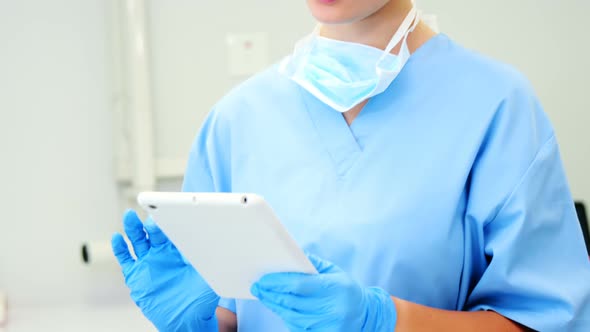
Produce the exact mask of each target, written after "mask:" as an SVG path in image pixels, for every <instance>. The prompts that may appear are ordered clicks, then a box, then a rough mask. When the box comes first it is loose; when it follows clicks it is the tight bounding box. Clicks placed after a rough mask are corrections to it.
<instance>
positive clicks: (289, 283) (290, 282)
mask: <svg viewBox="0 0 590 332" xmlns="http://www.w3.org/2000/svg"><path fill="white" fill-rule="evenodd" d="M254 286H256V287H258V288H260V289H263V290H267V291H270V292H274V293H290V294H296V295H299V296H308V295H310V294H313V293H315V292H318V291H320V290H321V289H322V280H321V277H320V275H319V274H304V273H291V272H283V273H270V274H266V275H264V276H262V278H260V280H258V281H257V282H255V283H254Z"/></svg>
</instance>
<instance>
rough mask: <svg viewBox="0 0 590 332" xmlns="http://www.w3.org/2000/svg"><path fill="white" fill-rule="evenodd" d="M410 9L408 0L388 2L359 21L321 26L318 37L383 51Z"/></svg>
mask: <svg viewBox="0 0 590 332" xmlns="http://www.w3.org/2000/svg"><path fill="white" fill-rule="evenodd" d="M411 8H412V3H411V2H410V1H409V0H405V1H389V2H388V3H387V4H386V5H385V6H383V7H382V8H381V9H379V10H378V11H377V12H375V13H373V14H372V15H370V16H368V17H366V18H363V19H361V20H358V21H355V22H351V23H342V24H326V25H322V27H321V31H320V35H321V36H323V37H326V38H331V39H336V40H342V41H347V42H354V43H359V44H365V45H369V46H373V47H377V48H380V49H384V48H385V47H386V46H387V44H388V43H389V40H390V39H391V37H392V36H393V34H394V33H395V31H396V30H397V28H398V27H399V26H400V25H401V23H402V21H403V20H404V19H405V18H406V16H407V15H408V12H409V11H410V9H411Z"/></svg>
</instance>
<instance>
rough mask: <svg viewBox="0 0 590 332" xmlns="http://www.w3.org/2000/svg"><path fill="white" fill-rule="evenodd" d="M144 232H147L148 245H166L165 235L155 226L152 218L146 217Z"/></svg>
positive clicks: (166, 238)
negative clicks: (148, 237)
mask: <svg viewBox="0 0 590 332" xmlns="http://www.w3.org/2000/svg"><path fill="white" fill-rule="evenodd" d="M144 227H145V230H146V231H147V233H148V235H149V236H150V244H151V245H152V246H156V247H157V246H161V245H163V244H166V243H167V242H168V241H169V240H168V237H167V236H166V234H164V232H162V230H161V229H160V227H158V225H156V223H155V222H154V220H153V219H152V217H148V218H147V220H146V221H145V224H144Z"/></svg>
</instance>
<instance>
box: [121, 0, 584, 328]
mask: <svg viewBox="0 0 590 332" xmlns="http://www.w3.org/2000/svg"><path fill="white" fill-rule="evenodd" d="M308 5H309V8H310V10H311V13H312V14H313V15H314V16H315V18H316V19H317V20H318V21H319V22H320V28H319V29H317V30H316V31H314V33H312V34H311V35H310V36H309V37H308V38H306V39H304V40H302V41H301V42H300V43H298V44H297V46H296V49H295V51H294V53H293V54H292V55H291V56H290V57H288V58H286V59H285V60H284V61H282V62H281V63H280V64H279V65H277V66H273V67H271V68H269V69H268V70H267V71H265V72H263V73H261V74H259V75H256V76H255V77H253V78H252V79H250V80H248V81H247V82H245V83H243V84H241V85H240V86H238V87H237V88H236V89H234V90H233V91H232V92H230V93H229V94H228V95H227V96H226V97H225V98H223V99H222V100H221V101H220V102H219V103H218V104H217V105H216V106H215V109H214V110H213V111H212V112H211V113H210V114H209V116H208V118H207V120H206V121H205V124H204V126H203V128H202V130H201V132H200V134H199V135H198V136H197V139H196V141H195V144H194V147H193V150H192V152H191V156H190V160H189V164H188V168H187V172H186V175H185V180H184V185H183V190H185V191H195V192H202V191H220V192H230V191H232V192H255V193H259V194H261V195H262V196H264V197H265V198H266V199H267V200H268V201H269V202H270V204H271V205H272V206H273V208H274V210H275V211H276V212H277V214H278V216H279V217H280V219H281V220H282V221H283V222H284V224H285V225H286V227H287V228H288V229H289V231H290V233H291V234H292V235H293V236H294V237H295V239H296V240H297V241H298V242H299V244H300V245H301V246H302V247H303V248H304V249H305V250H306V251H307V252H309V253H310V259H311V260H312V262H313V263H314V264H315V265H316V268H317V269H318V271H319V272H320V274H319V275H315V276H311V275H303V274H294V273H279V274H271V275H267V276H264V277H263V278H261V279H260V280H259V281H258V282H257V283H255V284H254V285H253V287H252V293H253V294H254V295H255V296H256V297H257V298H258V299H259V301H235V300H232V299H222V300H220V299H219V297H218V296H217V295H216V294H215V293H214V292H213V291H212V290H211V289H210V288H209V287H208V286H207V284H206V283H205V282H204V281H203V279H202V278H201V277H200V276H199V275H198V273H197V272H196V271H195V270H194V269H193V268H192V267H191V266H190V265H189V264H188V263H186V262H185V261H184V260H183V259H182V257H181V256H180V255H179V254H178V252H177V251H176V249H175V248H174V246H173V245H172V244H171V243H170V241H169V240H168V239H167V238H166V237H165V236H164V235H163V234H162V233H161V231H160V230H159V229H158V228H157V227H156V226H155V225H154V224H153V222H150V221H148V222H146V224H145V225H142V223H141V221H140V220H139V219H138V218H137V216H136V215H135V213H134V212H128V213H127V214H126V215H125V218H124V225H125V231H126V233H127V235H128V237H129V238H130V240H131V242H132V243H133V246H134V250H135V252H136V255H137V257H138V258H137V260H134V259H133V258H132V257H131V256H130V254H129V250H128V248H127V246H126V244H125V242H124V241H123V238H122V237H121V235H115V236H114V237H113V250H114V252H115V255H116V256H117V258H118V259H119V262H120V264H121V266H122V267H123V273H124V275H125V279H126V282H127V285H128V286H129V287H130V289H131V296H132V298H133V299H134V300H135V302H136V303H137V304H138V306H139V307H140V308H141V309H142V311H143V313H144V314H145V316H146V317H147V318H149V319H150V320H151V321H152V322H153V323H154V324H155V325H156V327H158V329H160V330H162V331H180V330H182V331H185V330H186V331H189V330H193V331H217V329H219V330H221V331H232V330H234V331H235V330H236V328H239V330H240V331H273V332H274V331H285V330H292V331H300V330H306V331H307V330H311V331H397V332H403V331H474V330H477V331H525V330H527V329H534V330H541V331H554V330H559V331H576V330H579V331H582V330H583V331H588V330H590V322H589V321H585V320H584V317H585V318H586V319H588V318H589V317H590V316H588V314H589V313H590V310H589V307H588V300H589V290H590V284H588V280H590V266H589V263H588V257H586V255H585V250H584V247H583V246H584V245H583V240H582V235H581V233H580V231H579V226H578V225H577V220H576V216H575V211H574V206H573V201H572V198H571V196H570V193H569V189H568V185H567V181H566V178H565V175H564V171H563V167H562V164H561V161H560V157H559V152H558V147H557V143H556V140H555V136H554V133H553V129H552V128H551V125H550V123H549V121H548V119H547V117H546V115H545V114H544V113H543V111H542V109H541V106H540V105H539V103H538V101H537V99H536V98H535V96H534V94H533V92H532V90H531V88H530V86H529V85H528V83H527V82H526V80H525V79H524V78H523V77H522V76H521V75H520V74H519V73H517V72H516V71H515V70H513V69H512V68H510V67H508V66H505V65H503V64H499V63H497V62H494V61H492V60H490V59H487V58H485V57H482V56H480V55H478V54H476V53H474V52H472V51H469V50H466V49H464V48H462V47H460V46H458V45H457V44H456V43H454V42H453V41H451V40H450V39H449V38H448V37H446V36H444V35H436V34H435V33H434V32H433V31H431V30H430V29H429V28H428V27H427V26H426V25H424V24H423V23H422V22H420V20H419V17H418V16H417V12H416V10H415V9H414V7H413V5H412V3H411V1H410V0H365V1H356V0H308ZM410 55H411V56H410ZM402 69H403V70H402ZM146 233H147V235H146ZM219 245H230V246H231V245H232V244H231V243H220V244H219ZM212 250H214V248H212ZM236 250H239V248H236Z"/></svg>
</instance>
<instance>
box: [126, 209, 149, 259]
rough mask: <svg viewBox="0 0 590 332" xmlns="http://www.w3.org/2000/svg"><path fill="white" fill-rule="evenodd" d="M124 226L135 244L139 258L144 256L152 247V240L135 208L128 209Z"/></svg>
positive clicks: (134, 247)
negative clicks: (147, 234) (148, 236)
mask: <svg viewBox="0 0 590 332" xmlns="http://www.w3.org/2000/svg"><path fill="white" fill-rule="evenodd" d="M123 228H124V229H125V233H126V234H127V237H128V238H129V240H130V241H131V245H133V251H135V256H137V258H142V257H143V256H145V254H147V252H148V251H149V249H150V242H149V241H148V239H147V236H146V233H145V231H144V229H143V223H142V222H141V220H139V217H138V216H137V213H136V212H135V211H133V210H127V211H126V212H125V214H124V216H123Z"/></svg>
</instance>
